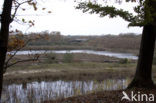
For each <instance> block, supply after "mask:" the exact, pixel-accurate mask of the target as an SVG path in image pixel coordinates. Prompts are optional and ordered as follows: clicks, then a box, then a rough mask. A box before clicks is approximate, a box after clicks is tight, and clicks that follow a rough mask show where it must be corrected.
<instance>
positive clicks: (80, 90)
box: [2, 79, 129, 103]
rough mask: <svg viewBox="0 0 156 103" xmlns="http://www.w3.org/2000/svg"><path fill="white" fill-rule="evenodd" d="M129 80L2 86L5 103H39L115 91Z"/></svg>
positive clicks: (43, 82)
mask: <svg viewBox="0 0 156 103" xmlns="http://www.w3.org/2000/svg"><path fill="white" fill-rule="evenodd" d="M128 83H129V79H111V80H110V79H107V80H104V81H101V82H98V81H62V80H59V81H51V82H45V81H42V82H32V83H27V84H11V85H4V88H3V96H2V98H3V101H6V103H40V102H41V101H44V100H51V99H57V98H64V97H69V96H74V95H80V94H86V93H90V92H95V91H100V90H117V89H124V88H126V87H127V85H128Z"/></svg>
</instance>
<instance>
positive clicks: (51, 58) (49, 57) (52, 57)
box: [45, 53, 57, 63]
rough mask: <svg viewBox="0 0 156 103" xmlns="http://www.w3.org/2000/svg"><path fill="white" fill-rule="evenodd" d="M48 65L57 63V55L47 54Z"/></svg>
mask: <svg viewBox="0 0 156 103" xmlns="http://www.w3.org/2000/svg"><path fill="white" fill-rule="evenodd" d="M45 62H47V63H56V62H57V61H56V54H55V53H48V54H46V61H45Z"/></svg>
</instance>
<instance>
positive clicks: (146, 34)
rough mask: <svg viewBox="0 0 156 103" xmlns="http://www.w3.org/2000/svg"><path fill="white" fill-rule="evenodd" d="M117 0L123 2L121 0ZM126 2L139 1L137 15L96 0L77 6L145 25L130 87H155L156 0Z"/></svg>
mask: <svg viewBox="0 0 156 103" xmlns="http://www.w3.org/2000/svg"><path fill="white" fill-rule="evenodd" d="M104 1H106V0H104ZM116 1H118V2H121V0H116ZM126 2H127V3H128V2H138V3H139V5H138V6H136V7H135V8H134V12H135V13H137V15H133V14H132V13H130V12H129V11H125V10H124V9H117V8H115V7H113V6H108V5H107V6H102V5H100V4H98V3H97V2H96V0H94V2H91V1H90V0H89V1H88V2H81V3H79V5H78V6H77V7H76V8H77V9H81V10H82V11H83V12H89V13H91V14H94V13H95V14H99V15H100V17H104V16H109V17H110V18H114V17H117V16H119V17H121V18H123V19H124V20H125V21H128V22H129V25H128V26H140V27H143V32H142V39H141V45H140V51H139V59H138V63H137V68H136V73H135V76H134V79H133V80H132V82H131V83H130V84H129V86H128V88H133V87H139V88H154V87H155V86H154V83H153V81H152V61H153V55H154V47H155V38H156V0H138V1H136V0H126Z"/></svg>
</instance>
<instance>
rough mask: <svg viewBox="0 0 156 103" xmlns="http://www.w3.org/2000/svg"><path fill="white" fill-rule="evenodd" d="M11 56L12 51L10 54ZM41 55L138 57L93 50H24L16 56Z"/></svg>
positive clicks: (129, 54) (134, 58) (135, 58)
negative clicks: (68, 54)
mask: <svg viewBox="0 0 156 103" xmlns="http://www.w3.org/2000/svg"><path fill="white" fill-rule="evenodd" d="M11 53H12V54H13V53H14V51H12V52H11ZM43 53H58V54H59V53H61V54H65V53H87V54H95V55H104V56H109V57H116V58H127V59H133V60H137V59H138V57H137V56H135V55H134V54H131V53H115V52H109V51H95V50H47V51H45V50H31V51H29V50H26V51H18V52H17V55H27V54H43Z"/></svg>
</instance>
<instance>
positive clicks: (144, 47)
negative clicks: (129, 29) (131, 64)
mask: <svg viewBox="0 0 156 103" xmlns="http://www.w3.org/2000/svg"><path fill="white" fill-rule="evenodd" d="M155 38H156V25H153V24H149V25H145V26H144V28H143V33H142V40H141V46H140V54H139V60H138V64H137V69H136V73H135V77H134V79H133V81H132V82H131V83H130V85H129V86H128V88H133V87H138V88H154V87H155V86H154V83H153V81H152V61H153V55H154V47H155Z"/></svg>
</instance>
